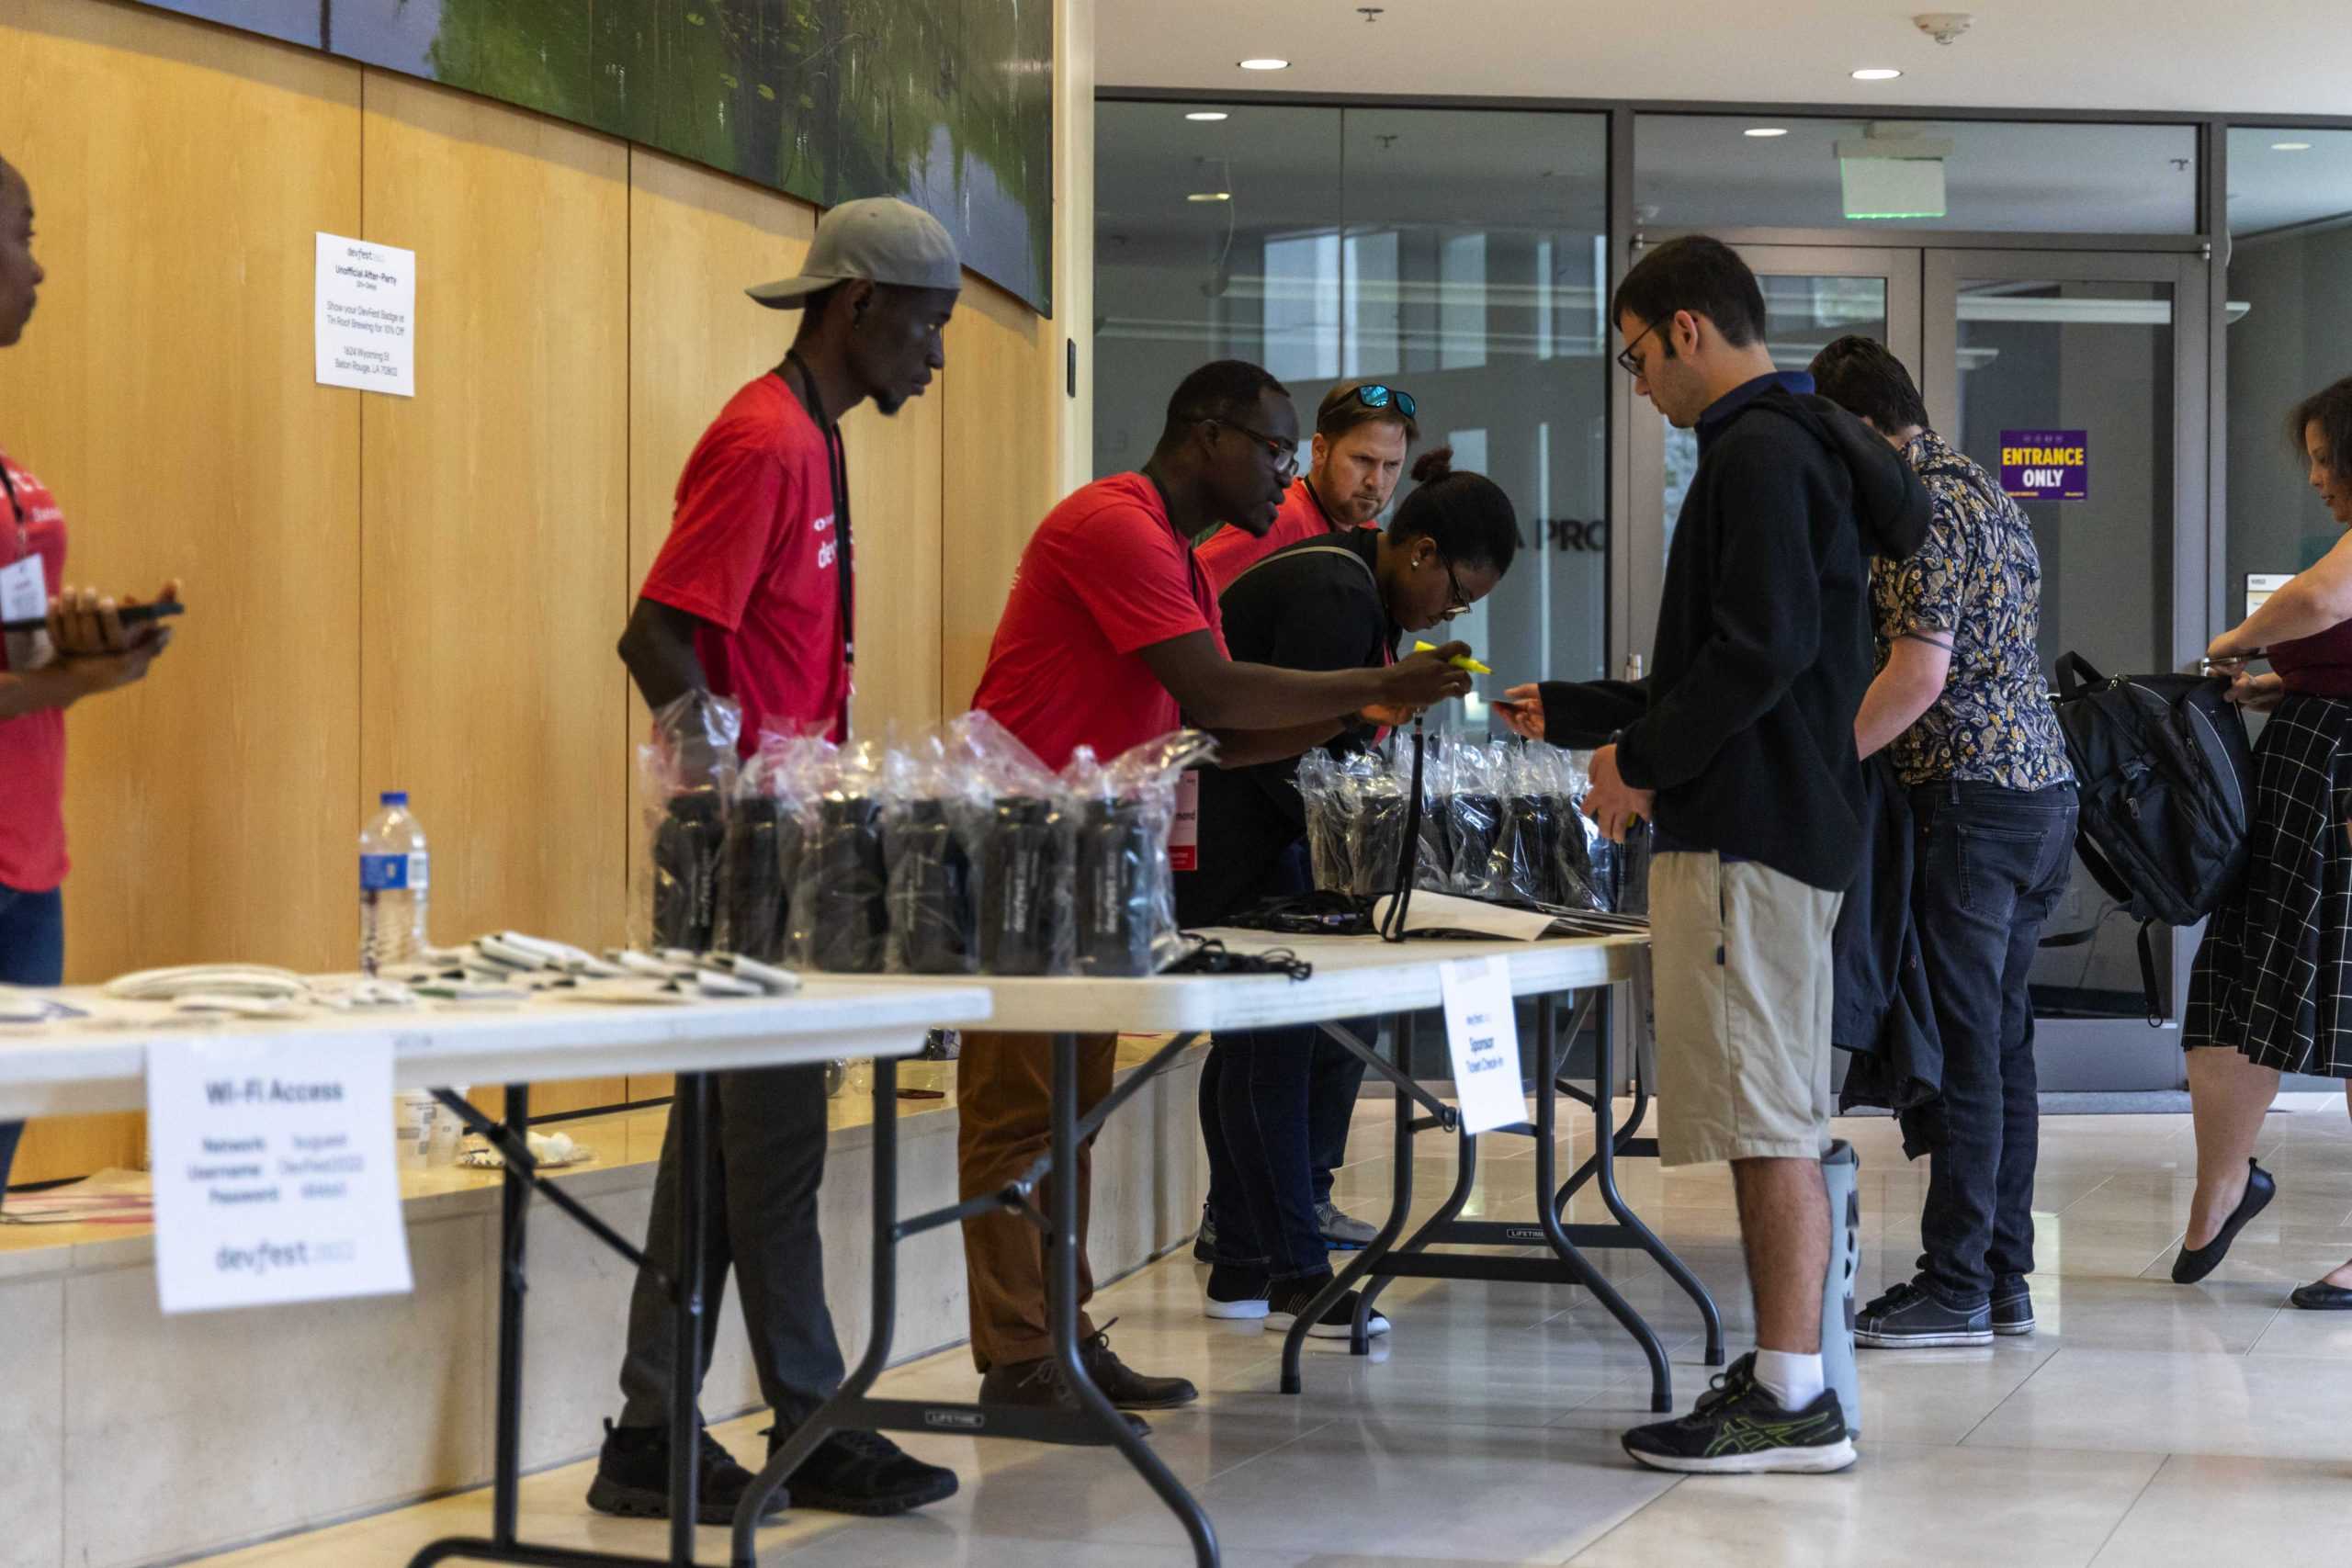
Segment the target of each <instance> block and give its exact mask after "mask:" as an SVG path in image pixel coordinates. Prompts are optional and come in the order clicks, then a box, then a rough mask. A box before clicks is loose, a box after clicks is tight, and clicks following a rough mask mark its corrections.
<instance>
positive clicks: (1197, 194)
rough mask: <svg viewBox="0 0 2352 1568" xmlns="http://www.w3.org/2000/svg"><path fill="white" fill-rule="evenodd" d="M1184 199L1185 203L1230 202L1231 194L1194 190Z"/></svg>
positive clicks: (1227, 192)
mask: <svg viewBox="0 0 2352 1568" xmlns="http://www.w3.org/2000/svg"><path fill="white" fill-rule="evenodd" d="M1184 199H1185V200H1186V201H1231V200H1232V199H1233V193H1232V192H1231V191H1229V190H1196V191H1194V192H1193V194H1192V195H1190V196H1188V197H1185V198H1184Z"/></svg>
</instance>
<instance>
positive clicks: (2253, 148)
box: [2222, 128, 2352, 624]
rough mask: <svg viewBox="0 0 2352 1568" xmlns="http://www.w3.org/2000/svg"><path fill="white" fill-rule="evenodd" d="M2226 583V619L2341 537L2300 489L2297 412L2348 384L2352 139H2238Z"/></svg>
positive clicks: (2258, 134) (2312, 133)
mask: <svg viewBox="0 0 2352 1568" xmlns="http://www.w3.org/2000/svg"><path fill="white" fill-rule="evenodd" d="M2229 169H2230V181H2229V183H2230V250H2229V260H2230V288H2229V299H2230V303H2229V311H2230V327H2229V361H2230V377H2229V394H2228V396H2229V401H2228V404H2227V409H2228V419H2229V513H2228V516H2229V574H2228V576H2227V578H2226V579H2225V580H2224V581H2223V584H2222V616H2223V619H2224V620H2225V621H2226V622H2228V623H2232V624H2234V623H2235V622H2237V621H2238V620H2241V619H2243V618H2244V617H2245V615H2246V613H2247V610H2246V596H2247V594H2248V593H2249V592H2262V591H2263V580H2264V579H2265V578H2270V577H2278V576H2291V575H2293V574H2294V573H2296V572H2298V571H2301V570H2302V569H2303V568H2305V567H2307V566H2309V565H2311V564H2312V562H2313V561H2316V560H2317V559H2319V558H2320V557H2321V556H2323V555H2324V554H2325V553H2326V552H2327V550H2328V548H2329V547H2331V546H2333V545H2334V544H2335V541H2336V540H2337V539H2338V538H2339V537H2340V536H2342V530H2341V529H2339V528H2338V527H2337V526H2336V525H2335V523H2334V522H2333V521H2332V520H2331V519H2330V518H2329V517H2328V514H2327V508H2326V507H2324V506H2323V505H2321V504H2320V500H2319V497H2318V496H2317V495H2316V494H2314V493H2313V492H2312V490H2311V488H2310V486H2309V485H2308V484H2306V483H2305V482H2304V475H2305V468H2304V463H2303V459H2302V456H2301V438H2300V434H2296V433H2290V431H2289V430H2288V429H2287V418H2288V415H2289V413H2290V411H2291V410H2292V409H2293V408H2294V406H2295V404H2296V403H2298V402H2300V401H2301V400H2302V399H2303V398H2305V397H2306V396H2308V395H2310V394H2311V393H2312V392H2314V391H2317V390H2318V389H2320V388H2322V387H2324V386H2326V385H2327V384H2328V383H2329V382H2331V381H2334V380H2335V379H2337V378H2340V377H2344V376H2352V130H2253V129H2245V128H2238V129H2233V130H2231V132H2230V164H2229Z"/></svg>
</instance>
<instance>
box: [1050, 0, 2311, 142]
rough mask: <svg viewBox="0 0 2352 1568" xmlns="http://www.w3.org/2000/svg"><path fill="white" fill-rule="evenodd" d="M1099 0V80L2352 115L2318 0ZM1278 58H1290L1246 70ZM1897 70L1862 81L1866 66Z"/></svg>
mask: <svg viewBox="0 0 2352 1568" xmlns="http://www.w3.org/2000/svg"><path fill="white" fill-rule="evenodd" d="M1360 3H1374V0H1184V3H1183V4H1182V5H1180V6H1170V5H1168V4H1166V0H1099V4H1098V6H1097V12H1096V15H1097V23H1096V28H1097V35H1096V50H1097V60H1098V65H1097V71H1096V79H1097V80H1098V81H1099V82H1100V83H1102V84H1103V85H1105V86H1136V87H1189V88H1205V89H1208V90H1210V91H1214V92H1238V91H1242V90H1246V89H1253V88H1255V89H1266V88H1272V89H1279V90H1283V91H1290V92H1302V93H1350V94H1356V93H1363V94H1375V93H1376V94H1392V93H1393V94H1486V95H1497V96H1536V97H1580V98H1641V99H1668V98H1672V99H1696V100H1713V101H1717V102H1745V103H1798V104H1815V103H1819V104H1857V105H1867V106H1870V107H1873V108H1885V109H1901V108H1904V107H1926V106H1931V105H1935V106H1951V107H2032V108H2091V109H2124V110H2132V111H2143V112H2154V111H2175V110H2199V111H2206V112H2233V113H2242V114H2352V27H2346V25H2345V22H2344V13H2343V11H2342V10H2341V9H2340V8H2339V6H2335V5H2329V4H2326V3H2324V0H2229V3H2228V4H2217V3H2215V0H2036V3H2032V4H2028V3H2026V0H1997V3H1994V4H1987V5H1983V6H1974V7H1973V9H1974V11H1975V15H1976V21H1975V25H1974V26H1973V28H1971V30H1970V31H1969V32H1968V34H1967V35H1966V36H1965V37H1963V38H1962V39H1960V40H1959V41H1958V42H1956V43H1953V44H1951V45H1950V46H1939V45H1938V44H1937V43H1935V42H1934V41H1933V40H1931V39H1928V37H1927V36H1926V35H1925V34H1923V33H1921V32H1920V31H1918V30H1917V28H1914V27H1913V26H1912V24H1911V20H1910V17H1911V16H1912V14H1913V12H1914V11H1915V9H1916V10H1929V9H1936V10H1943V9H1963V8H1970V7H1967V6H1965V5H1964V4H1955V3H1954V0H1930V3H1929V4H1926V5H1917V6H1914V5H1910V4H1905V3H1904V0H1891V3H1890V0H1803V3H1802V4H1794V3H1789V0H1782V3H1780V4H1756V3H1754V0H1749V3H1747V4H1741V3H1740V0H1640V3H1639V4H1636V5H1626V4H1623V0H1611V3H1608V4H1603V3H1601V0H1376V3H1378V4H1380V5H1382V6H1385V13H1384V14H1383V15H1382V16H1380V17H1378V18H1377V19H1376V20H1374V21H1373V22H1371V23H1369V24H1367V23H1366V22H1365V21H1364V19H1363V17H1360V16H1358V15H1357V14H1356V7H1357V6H1358V5H1359V4H1360ZM1255 55H1275V56H1279V57H1282V58H1285V59H1287V60H1289V61H1290V62H1292V64H1291V69H1289V70H1287V71H1275V72H1254V71H1242V70H1238V69H1237V68H1236V64H1235V62H1238V61H1239V60H1241V59H1243V58H1245V57H1249V56H1255ZM1877 65H1884V66H1893V67H1894V68H1896V69H1899V70H1901V71H1902V72H1903V73H1904V74H1903V76H1902V77H1901V79H1900V80H1897V81H1894V82H1882V83H1862V82H1856V81H1854V80H1852V78H1851V77H1850V75H1849V73H1850V72H1852V71H1853V70H1855V69H1857V68H1858V67H1861V66H1877Z"/></svg>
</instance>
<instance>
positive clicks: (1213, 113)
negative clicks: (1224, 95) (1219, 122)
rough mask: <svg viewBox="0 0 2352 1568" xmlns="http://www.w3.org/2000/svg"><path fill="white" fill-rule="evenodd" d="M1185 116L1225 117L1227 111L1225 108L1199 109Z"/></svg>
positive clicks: (1202, 117) (1190, 117)
mask: <svg viewBox="0 0 2352 1568" xmlns="http://www.w3.org/2000/svg"><path fill="white" fill-rule="evenodd" d="M1184 118H1186V119H1223V118H1225V111H1224V110H1223V109H1197V110H1195V111H1193V113H1191V114H1188V115H1186V116H1185V117H1184Z"/></svg>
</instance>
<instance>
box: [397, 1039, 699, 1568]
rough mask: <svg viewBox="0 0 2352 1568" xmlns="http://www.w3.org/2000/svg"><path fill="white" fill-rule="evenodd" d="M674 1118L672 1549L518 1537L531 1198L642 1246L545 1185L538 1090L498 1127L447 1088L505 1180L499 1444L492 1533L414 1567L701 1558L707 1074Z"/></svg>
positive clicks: (590, 1567) (539, 1566) (675, 1565)
mask: <svg viewBox="0 0 2352 1568" xmlns="http://www.w3.org/2000/svg"><path fill="white" fill-rule="evenodd" d="M676 1094H677V1096H678V1102H679V1105H680V1107H681V1112H680V1115H679V1117H678V1155H679V1159H680V1164H681V1167H682V1168H681V1169H680V1170H679V1172H678V1176H679V1182H678V1253H677V1256H676V1257H675V1258H673V1259H672V1261H671V1270H670V1276H669V1284H670V1291H671V1298H670V1299H671V1301H672V1302H673V1303H674V1304H675V1306H676V1308H677V1325H676V1328H677V1338H676V1340H675V1341H674V1346H675V1360H674V1363H673V1368H672V1378H673V1381H672V1383H671V1393H670V1467H671V1468H670V1517H671V1522H670V1554H669V1556H668V1557H667V1558H663V1559H654V1558H645V1557H628V1556H622V1555H619V1554H616V1553H614V1552H609V1551H579V1550H574V1549H572V1548H569V1547H554V1546H533V1545H531V1544H529V1543H527V1542H526V1541H523V1540H518V1539H517V1529H516V1526H517V1514H518V1512H519V1509H520V1504H521V1488H522V1434H523V1329H524V1325H523V1292H525V1290H526V1289H527V1288H528V1287H527V1284H526V1280H525V1277H524V1241H525V1235H526V1229H527V1224H528V1221H529V1218H530V1213H531V1196H532V1194H533V1192H535V1191H539V1192H544V1193H546V1194H547V1196H548V1201H551V1202H553V1203H554V1204H555V1205H556V1206H557V1207H558V1208H560V1209H562V1210H563V1211H564V1212H565V1213H569V1214H571V1216H572V1217H573V1218H575V1219H577V1220H579V1221H580V1222H581V1223H582V1224H583V1225H585V1226H586V1227H587V1228H588V1229H589V1231H590V1232H591V1233H593V1234H594V1235H595V1236H596V1238H597V1239H598V1240H600V1241H602V1242H604V1243H605V1245H606V1246H607V1247H612V1248H613V1249H614V1250H615V1251H616V1252H618V1253H619V1254H621V1256H622V1257H624V1258H628V1259H629V1260H630V1261H631V1262H633V1263H637V1264H639V1265H640V1266H642V1264H643V1263H644V1261H645V1259H644V1255H643V1254H642V1253H640V1252H639V1251H638V1249H637V1248H635V1247H631V1246H630V1245H629V1244H628V1242H627V1241H626V1240H624V1239H623V1238H622V1237H620V1236H619V1235H616V1234H615V1233H614V1231H613V1230H612V1228H611V1227H610V1226H608V1225H606V1224H604V1223H603V1222H602V1221H601V1220H598V1219H596V1218H595V1217H594V1215H593V1214H591V1213H588V1212H587V1211H586V1210H585V1209H583V1208H582V1207H581V1205H580V1203H579V1201H578V1200H576V1199H573V1198H571V1197H570V1196H569V1195H567V1194H565V1193H563V1192H562V1191H561V1190H559V1189H557V1188H553V1187H549V1186H547V1185H546V1183H545V1179H544V1178H542V1177H541V1176H540V1175H539V1173H538V1168H537V1164H536V1163H535V1162H534V1161H533V1160H532V1158H531V1153H530V1142H529V1133H530V1124H531V1091H530V1089H529V1087H528V1086H527V1085H524V1084H512V1085H509V1086H508V1087H507V1089H506V1108H505V1111H504V1112H503V1117H502V1119H501V1120H500V1121H499V1122H497V1123H496V1124H495V1125H493V1124H492V1123H491V1122H489V1121H488V1120H487V1119H486V1118H485V1117H483V1116H482V1114H481V1112H480V1111H476V1110H475V1109H474V1108H473V1107H471V1106H470V1105H468V1104H466V1103H465V1102H464V1101H463V1100H459V1099H458V1097H457V1096H456V1095H454V1094H451V1093H450V1092H449V1091H447V1089H435V1091H434V1095H435V1098H436V1099H437V1100H440V1102H441V1103H442V1105H443V1106H444V1107H446V1108H447V1109H448V1110H449V1111H451V1112H452V1113H453V1114H455V1115H457V1116H458V1118H459V1119H460V1120H462V1121H463V1122H465V1123H466V1125H467V1126H468V1127H469V1129H470V1130H472V1131H474V1132H476V1133H479V1134H482V1135H483V1136H485V1137H487V1138H489V1139H490V1141H491V1143H492V1145H493V1146H494V1147H495V1148H496V1149H497V1150H498V1152H499V1156H500V1157H501V1159H502V1160H503V1162H504V1171H503V1178H502V1179H501V1182H500V1185H499V1227H500V1235H499V1242H500V1246H499V1280H498V1374H497V1384H498V1411H497V1429H496V1433H497V1435H496V1438H495V1443H494V1447H493V1450H492V1465H493V1468H492V1475H493V1479H492V1484H491V1534H490V1538H489V1539H488V1540H480V1539H475V1538H469V1537H463V1536H453V1537H448V1538H447V1539H444V1540H436V1541H434V1542H432V1543H431V1544H430V1545H428V1546H426V1547H424V1549H423V1550H422V1551H418V1552H417V1554H416V1555H415V1556H414V1557H413V1558H411V1559H410V1560H409V1568H432V1565H433V1564H435V1563H439V1562H453V1561H455V1562H507V1563H520V1564H527V1565H529V1568H662V1564H664V1563H666V1564H668V1565H669V1568H692V1564H693V1563H694V1560H695V1494H696V1490H697V1482H698V1480H699V1476H700V1472H699V1471H698V1470H697V1468H696V1465H695V1461H696V1460H697V1459H698V1458H699V1455H700V1450H701V1446H702V1418H701V1416H700V1414H699V1412H698V1410H697V1407H696V1395H697V1394H698V1393H699V1392H700V1389H701V1384H702V1319H703V1279H702V1256H703V1230H704V1226H705V1224H707V1210H708V1208H709V1201H710V1184H709V1178H708V1173H707V1170H706V1169H705V1168H704V1163H703V1150H704V1147H705V1145H706V1142H707V1137H708V1133H709V1118H710V1080H709V1077H708V1075H707V1074H704V1073H681V1074H679V1075H678V1078H677V1089H676Z"/></svg>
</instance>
